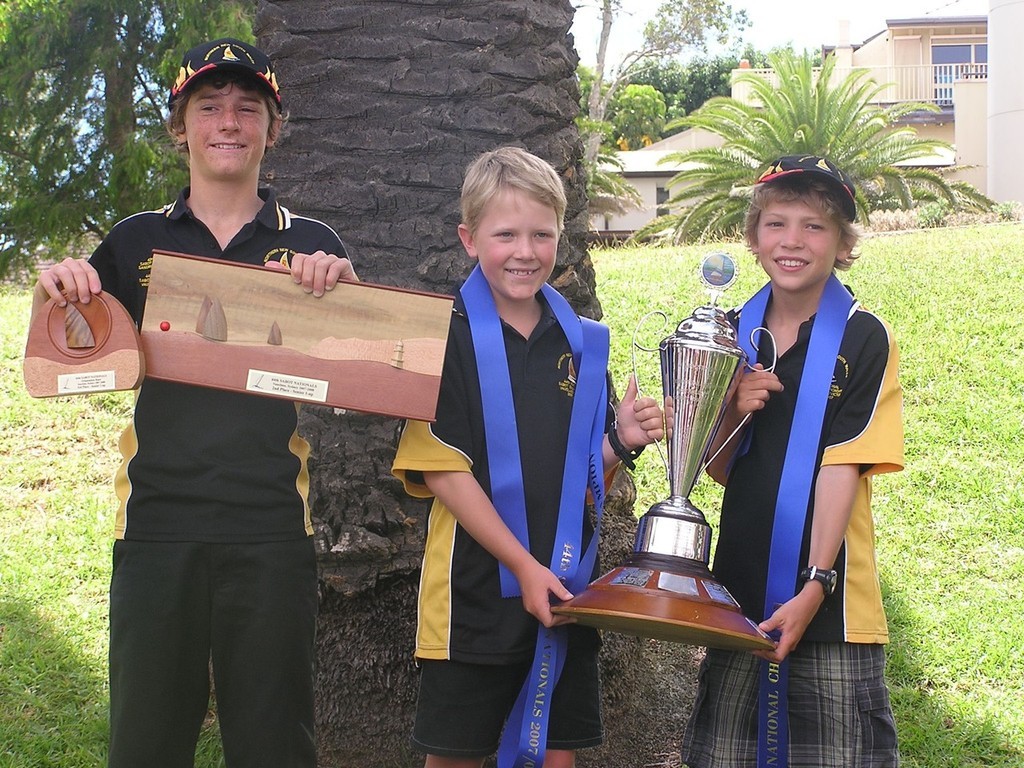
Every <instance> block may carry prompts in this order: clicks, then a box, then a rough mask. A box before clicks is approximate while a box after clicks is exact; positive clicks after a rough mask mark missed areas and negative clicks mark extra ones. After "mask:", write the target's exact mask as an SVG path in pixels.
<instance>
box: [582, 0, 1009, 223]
mask: <svg viewBox="0 0 1024 768" xmlns="http://www.w3.org/2000/svg"><path fill="white" fill-rule="evenodd" d="M990 2H991V5H990V14H989V16H950V17H944V18H938V17H923V18H906V19H889V20H887V21H886V23H885V29H884V30H883V31H882V32H879V33H878V34H876V35H874V36H872V37H870V38H868V39H867V40H865V41H863V42H861V43H851V42H850V41H849V39H848V37H849V34H848V30H849V24H848V23H842V24H840V28H839V42H838V43H837V44H836V45H832V46H823V48H822V55H823V56H833V57H835V59H836V65H835V70H834V72H835V77H838V78H843V77H846V76H847V75H849V74H850V72H851V71H853V70H858V69H859V70H863V69H866V70H868V72H869V73H870V76H871V78H872V79H873V80H874V81H875V82H876V83H878V84H880V85H883V86H884V88H882V90H881V91H880V93H879V94H878V95H877V97H876V99H875V100H876V102H877V103H879V104H881V105H887V104H893V103H898V102H909V101H914V102H925V103H929V104H933V105H935V106H936V107H937V108H938V111H937V112H916V113H914V114H912V115H909V116H908V117H907V119H906V122H907V123H910V124H912V125H913V126H914V128H915V130H916V131H917V132H918V134H919V135H921V136H922V137H925V138H930V139H939V140H941V141H944V142H946V143H947V144H949V145H951V146H952V147H953V151H952V152H943V153H939V154H937V155H935V156H934V157H931V158H927V159H923V160H921V161H917V164H918V165H928V166H930V167H933V168H936V169H942V170H944V171H945V172H946V173H947V174H948V175H949V176H950V177H951V178H953V179H957V180H962V181H967V182H969V183H970V184H972V185H974V186H975V187H976V188H977V189H979V190H981V191H982V192H984V193H986V194H988V195H989V196H990V197H993V198H994V199H996V200H997V201H1006V200H1017V201H1024V181H1022V179H1024V148H1022V147H1024V142H1022V141H1021V136H1022V135H1024V78H1022V77H1021V75H1020V74H1019V72H1018V70H1017V69H1016V67H1015V66H1014V63H1013V61H1012V59H1011V55H1012V54H1011V51H1012V46H1013V45H1014V44H1016V43H1017V40H1016V39H1015V37H1016V35H1014V33H1013V32H1012V31H1011V30H1014V29H1016V30H1020V29H1022V28H1024V0H990ZM990 21H991V25H992V31H993V35H992V37H994V38H995V39H994V40H992V41H991V47H992V51H990ZM997 21H998V22H999V25H998V28H997V26H996V22H997ZM999 30H1001V31H999ZM1004 38H1005V39H1004ZM1000 43H1001V44H1000ZM990 60H991V61H990ZM741 66H742V64H741ZM743 71H746V72H751V73H753V74H755V75H757V76H758V77H762V78H765V79H767V80H769V81H771V80H772V79H773V78H775V77H776V75H775V73H774V71H772V70H770V69H764V70H756V69H753V70H752V69H749V68H746V67H744V68H743ZM734 74H735V73H734ZM732 96H733V98H735V99H738V100H740V101H748V102H749V101H750V99H751V94H750V86H749V84H747V83H735V84H734V85H733V89H732ZM720 144H721V139H720V138H719V137H718V136H715V135H714V134H710V133H706V132H704V131H700V130H689V131H684V132H683V133H680V134H676V135H675V136H670V137H668V138H666V139H663V140H662V141H659V142H656V143H654V144H652V145H650V146H649V147H645V148H644V149H640V150H637V151H634V152H622V153H620V154H619V158H620V160H621V161H622V163H623V175H624V176H625V177H626V179H627V180H628V181H630V183H632V184H633V185H634V186H635V187H636V188H637V190H638V191H639V192H640V194H641V197H642V198H643V200H644V206H643V208H642V209H640V210H634V211H630V212H628V213H626V214H623V215H619V216H606V217H602V218H601V219H600V220H596V221H594V222H593V225H594V228H595V229H597V230H599V231H605V232H610V233H611V232H623V233H625V232H632V231H635V230H636V229H638V228H639V227H641V226H643V225H644V224H646V223H647V222H649V221H651V220H652V219H653V218H654V217H655V216H656V215H659V214H660V213H663V212H664V209H663V208H662V209H661V210H659V208H660V207H662V206H663V204H664V203H665V201H666V200H667V199H668V198H669V195H670V190H669V188H668V182H669V180H670V179H671V178H672V177H673V176H674V175H675V173H676V172H678V171H679V170H681V168H679V167H673V166H671V165H666V164H664V163H663V162H662V160H663V159H664V158H665V157H666V156H667V155H668V154H670V153H672V152H680V151H685V150H688V149H695V148H698V147H707V146H716V145H720Z"/></svg>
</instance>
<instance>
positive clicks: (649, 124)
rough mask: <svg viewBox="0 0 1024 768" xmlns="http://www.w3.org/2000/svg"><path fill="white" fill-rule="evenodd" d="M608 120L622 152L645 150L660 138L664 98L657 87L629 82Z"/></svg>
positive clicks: (615, 101)
mask: <svg viewBox="0 0 1024 768" xmlns="http://www.w3.org/2000/svg"><path fill="white" fill-rule="evenodd" d="M609 117H610V120H611V123H612V125H613V126H615V142H616V144H618V147H619V149H622V150H628V149H640V148H641V147H646V146H648V145H649V144H652V143H653V142H655V141H657V140H658V139H660V138H661V131H662V129H663V128H664V127H665V97H664V96H663V95H662V93H661V91H659V90H658V89H657V88H655V87H654V86H651V85H636V84H633V83H630V84H629V85H627V86H626V87H625V88H622V89H620V90H619V92H618V94H616V96H615V100H614V101H613V102H612V105H611V115H610V116H609Z"/></svg>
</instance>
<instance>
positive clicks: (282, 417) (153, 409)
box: [89, 189, 345, 542]
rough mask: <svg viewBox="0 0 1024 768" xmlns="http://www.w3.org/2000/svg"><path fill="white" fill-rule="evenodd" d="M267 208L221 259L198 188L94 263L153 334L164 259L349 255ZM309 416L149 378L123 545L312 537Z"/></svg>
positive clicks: (141, 394)
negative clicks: (155, 257) (158, 255)
mask: <svg viewBox="0 0 1024 768" xmlns="http://www.w3.org/2000/svg"><path fill="white" fill-rule="evenodd" d="M260 196H261V197H262V198H263V200H264V205H263V208H262V209H261V210H260V212H259V213H258V215H257V216H256V218H255V219H254V221H252V222H251V223H249V224H248V225H246V226H245V227H243V228H242V230H241V231H240V232H239V233H238V234H237V235H236V236H235V238H234V239H233V240H232V241H231V243H229V244H228V247H227V248H226V249H224V250H221V248H220V246H219V245H218V243H217V241H216V239H215V238H214V236H213V234H212V233H211V232H210V231H209V229H208V228H207V227H206V226H205V225H204V224H203V223H202V222H201V221H199V220H198V219H196V218H194V217H193V216H192V213H191V212H190V211H189V210H188V208H187V206H186V205H185V200H186V199H187V197H188V189H186V190H184V191H183V192H182V193H181V195H179V197H178V199H177V200H176V201H175V202H174V203H172V204H171V205H168V206H166V207H164V208H162V209H160V210H156V211H148V212H142V213H137V214H135V215H133V216H129V217H128V218H126V219H124V220H123V221H121V222H119V223H118V224H116V225H115V226H114V228H113V229H111V231H110V233H109V234H108V235H107V237H106V238H105V239H104V240H103V242H102V243H101V244H100V245H99V247H98V248H97V249H96V251H95V252H94V253H93V255H92V257H91V258H90V260H89V261H90V263H91V264H92V265H93V266H94V267H95V268H96V270H97V271H98V272H99V275H100V280H101V282H102V285H103V289H104V290H105V291H107V292H109V293H111V294H112V295H113V296H115V297H116V298H117V299H118V301H120V302H121V303H122V304H123V305H124V306H125V307H126V308H127V309H128V311H129V312H130V313H131V315H132V317H134V318H135V321H136V323H137V324H139V325H140V326H141V323H142V316H143V312H144V310H145V303H146V290H147V287H148V284H149V271H150V268H151V267H152V251H153V250H154V249H159V250H166V251H175V252H179V253H187V254H191V255H195V256H206V257H209V258H218V259H224V260H226V261H235V262H240V263H244V264H255V265H259V264H265V263H266V262H268V261H271V260H273V261H281V262H284V263H286V264H287V263H288V259H289V257H290V256H291V255H292V254H294V253H312V252H314V251H316V250H319V249H322V250H324V251H326V252H328V253H336V254H338V255H339V256H340V255H344V254H345V249H344V246H343V245H342V243H341V240H340V239H339V238H338V235H337V234H336V233H335V232H334V230H332V229H331V228H330V227H328V226H327V225H326V224H323V223H322V222H319V221H316V220H314V219H308V218H303V217H299V216H295V215H293V214H291V213H290V212H289V211H288V210H287V209H286V208H284V207H283V206H281V205H280V204H279V203H278V202H277V200H276V197H275V195H274V193H273V192H272V191H270V190H261V191H260ZM297 423H298V405H297V404H295V403H292V402H288V401H287V400H277V399H271V398H263V397H257V396H254V395H247V394H240V393H236V392H226V391H220V390H215V389H209V388H205V387H195V386H190V385H185V384H178V383H174V382H168V381H157V380H155V379H145V380H144V381H143V383H142V386H141V387H140V388H139V391H138V393H137V398H136V403H135V412H134V415H133V419H132V422H131V423H130V424H129V425H128V427H127V428H126V429H125V431H124V432H123V433H122V435H121V439H120V442H119V447H120V450H121V455H122V457H123V461H122V464H121V467H120V468H119V470H118V472H117V475H116V478H115V487H116V491H117V495H118V498H119V499H120V502H121V503H120V508H119V510H118V514H117V522H116V528H115V535H116V536H117V538H121V539H134V540H145V541H203V542H258V541H280V540H287V539H295V538H302V537H305V536H309V535H311V534H312V527H311V525H310V521H309V509H308V505H307V503H306V497H307V491H308V488H309V477H308V473H307V467H306V459H307V457H308V454H309V446H308V444H307V443H306V441H305V440H303V439H302V438H301V437H299V435H298V432H297Z"/></svg>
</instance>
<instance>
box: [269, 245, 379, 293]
mask: <svg viewBox="0 0 1024 768" xmlns="http://www.w3.org/2000/svg"><path fill="white" fill-rule="evenodd" d="M289 263H290V264H291V267H290V272H291V273H292V280H294V281H295V284H296V285H301V286H302V290H304V291H305V292H306V293H312V294H313V295H314V296H316V297H317V298H319V297H320V296H323V295H324V293H326V292H327V291H329V290H331V289H332V288H334V286H335V285H337V284H338V281H339V280H351V281H358V280H359V278H358V277H356V271H355V269H353V267H352V262H351V261H349V260H348V258H346V257H343V256H335V255H334V254H333V253H325V252H324V251H317V252H316V253H296V254H293V255H292V257H291V259H290V262H289ZM267 266H268V267H270V268H271V269H284V267H283V266H282V264H281V263H280V262H277V261H268V262H267Z"/></svg>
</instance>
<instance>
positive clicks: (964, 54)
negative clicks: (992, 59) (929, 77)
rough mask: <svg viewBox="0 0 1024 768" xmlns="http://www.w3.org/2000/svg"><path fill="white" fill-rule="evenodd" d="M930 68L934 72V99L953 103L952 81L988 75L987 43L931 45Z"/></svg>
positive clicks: (949, 103) (945, 103)
mask: <svg viewBox="0 0 1024 768" xmlns="http://www.w3.org/2000/svg"><path fill="white" fill-rule="evenodd" d="M932 70H933V71H934V73H935V101H936V103H938V104H940V105H947V106H948V105H951V104H952V103H953V82H954V81H956V80H960V79H963V78H968V77H987V76H988V45H987V44H986V43H959V44H956V45H933V46H932Z"/></svg>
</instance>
